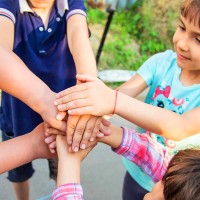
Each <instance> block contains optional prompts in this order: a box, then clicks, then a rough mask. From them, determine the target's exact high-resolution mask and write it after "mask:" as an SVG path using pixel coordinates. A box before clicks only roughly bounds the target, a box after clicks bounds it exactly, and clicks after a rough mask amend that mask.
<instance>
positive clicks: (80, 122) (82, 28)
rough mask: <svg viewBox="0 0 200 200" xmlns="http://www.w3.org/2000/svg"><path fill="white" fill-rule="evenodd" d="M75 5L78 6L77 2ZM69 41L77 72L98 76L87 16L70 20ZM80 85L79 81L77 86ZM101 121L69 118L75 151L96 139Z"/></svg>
mask: <svg viewBox="0 0 200 200" xmlns="http://www.w3.org/2000/svg"><path fill="white" fill-rule="evenodd" d="M82 2H83V1H82ZM73 4H74V6H76V3H75V1H74V3H73ZM80 4H81V2H80ZM79 6H80V5H79ZM67 39H68V44H69V48H70V51H71V54H72V55H73V59H74V62H75V65H76V72H77V73H79V74H85V73H86V74H90V75H92V76H96V74H97V70H96V61H95V57H94V54H93V51H92V48H91V44H90V41H89V31H88V25H87V18H86V16H84V15H82V14H75V15H72V16H70V17H69V18H68V20H67ZM79 83H80V82H79V81H77V84H79ZM101 120H102V118H101V117H96V116H92V115H84V116H78V115H77V116H69V117H68V121H67V123H68V126H67V141H68V143H69V144H71V143H72V150H73V151H77V150H79V148H81V149H84V148H86V147H87V144H88V141H89V140H94V139H95V138H96V136H97V135H98V133H99V124H101Z"/></svg>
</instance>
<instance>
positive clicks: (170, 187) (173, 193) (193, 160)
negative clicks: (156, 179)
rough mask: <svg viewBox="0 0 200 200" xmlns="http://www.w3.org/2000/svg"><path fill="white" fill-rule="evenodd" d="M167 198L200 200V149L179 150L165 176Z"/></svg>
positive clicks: (165, 194)
mask: <svg viewBox="0 0 200 200" xmlns="http://www.w3.org/2000/svg"><path fill="white" fill-rule="evenodd" d="M162 183H163V185H164V191H163V194H164V198H165V199H166V200H200V150H197V149H186V150H181V151H179V152H178V153H177V154H176V155H175V156H174V157H173V158H172V160H171V162H170V163H169V166H168V170H167V172H166V174H165V175H164V176H163V179H162Z"/></svg>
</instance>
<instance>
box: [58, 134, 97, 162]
mask: <svg viewBox="0 0 200 200" xmlns="http://www.w3.org/2000/svg"><path fill="white" fill-rule="evenodd" d="M96 144H97V142H96V141H93V142H91V143H90V145H89V147H88V148H87V149H85V150H80V151H79V152H77V153H73V152H70V151H69V149H70V146H69V145H68V143H67V141H66V137H65V136H63V135H57V136H56V146H57V154H58V158H59V159H65V160H70V159H73V160H76V161H78V162H81V161H82V160H83V159H84V158H85V157H86V156H87V155H88V153H89V152H90V151H91V150H92V149H93V148H94V147H95V146H96Z"/></svg>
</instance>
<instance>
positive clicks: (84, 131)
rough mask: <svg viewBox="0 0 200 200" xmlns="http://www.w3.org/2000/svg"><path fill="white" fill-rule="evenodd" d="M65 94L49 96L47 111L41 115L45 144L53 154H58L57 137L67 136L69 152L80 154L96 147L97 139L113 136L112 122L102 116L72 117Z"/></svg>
mask: <svg viewBox="0 0 200 200" xmlns="http://www.w3.org/2000/svg"><path fill="white" fill-rule="evenodd" d="M80 85H82V84H80ZM92 85H94V84H92ZM80 88H81V87H80ZM67 91H69V89H67ZM65 94H67V92H66V91H65V90H64V91H62V92H59V93H57V94H56V93H53V92H52V94H51V95H50V96H51V97H50V96H49V95H47V96H48V100H47V103H46V109H44V110H43V112H41V113H40V114H41V116H42V118H43V120H44V129H45V143H46V144H47V145H48V147H49V150H50V152H51V153H55V152H56V137H57V135H62V136H65V139H66V141H67V148H68V151H69V152H78V151H79V150H81V149H86V148H88V147H91V146H94V143H95V141H97V140H96V139H97V138H100V137H104V136H106V135H110V134H111V131H110V129H109V126H110V122H109V121H107V120H106V119H105V118H104V117H102V116H94V115H91V114H83V115H74V114H73V115H70V114H69V113H68V109H67V106H66V105H68V104H67V103H68V102H69V95H65ZM94 95H95V94H94ZM49 97H50V98H49Z"/></svg>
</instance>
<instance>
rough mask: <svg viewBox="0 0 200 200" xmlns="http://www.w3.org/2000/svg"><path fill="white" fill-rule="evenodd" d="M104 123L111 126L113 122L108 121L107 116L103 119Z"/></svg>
mask: <svg viewBox="0 0 200 200" xmlns="http://www.w3.org/2000/svg"><path fill="white" fill-rule="evenodd" d="M102 124H103V125H104V126H110V125H111V122H110V121H108V120H107V119H105V118H104V117H103V119H102Z"/></svg>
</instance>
